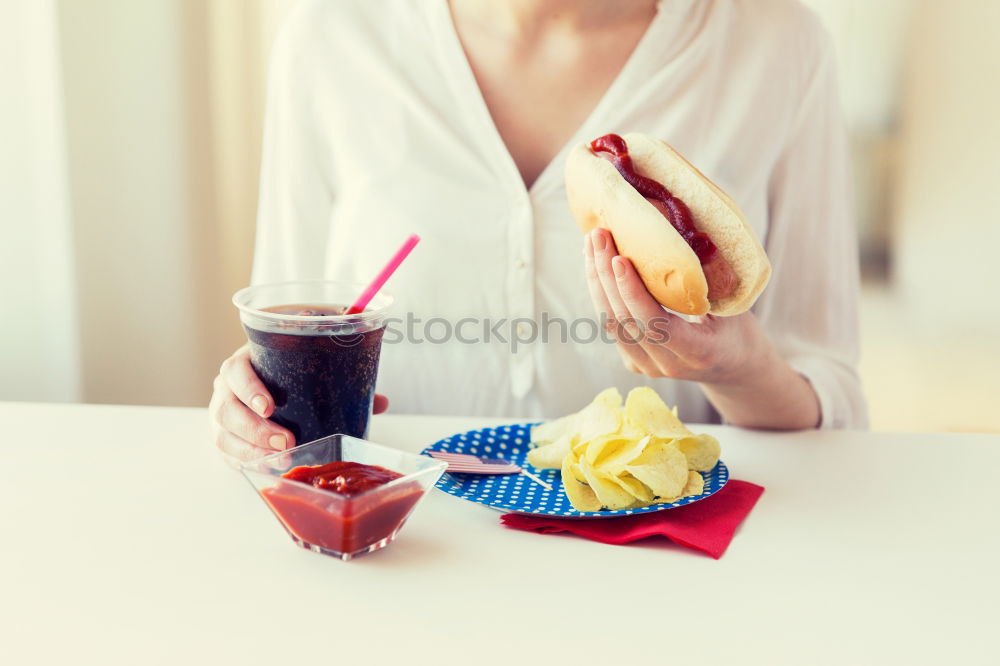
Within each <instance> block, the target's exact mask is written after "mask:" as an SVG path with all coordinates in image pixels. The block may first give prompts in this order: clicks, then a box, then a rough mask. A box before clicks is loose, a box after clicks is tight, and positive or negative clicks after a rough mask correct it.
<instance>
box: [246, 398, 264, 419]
mask: <svg viewBox="0 0 1000 666" xmlns="http://www.w3.org/2000/svg"><path fill="white" fill-rule="evenodd" d="M250 406H251V407H253V411H255V412H257V413H258V414H260V415H261V416H264V412H266V411H267V398H265V397H264V396H262V395H255V396H254V397H253V399H251V400H250Z"/></svg>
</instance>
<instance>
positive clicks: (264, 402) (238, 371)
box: [208, 345, 295, 466]
mask: <svg viewBox="0 0 1000 666" xmlns="http://www.w3.org/2000/svg"><path fill="white" fill-rule="evenodd" d="M213 386H214V391H213V392H212V400H211V402H210V403H209V404H208V413H209V416H210V418H211V421H212V436H213V439H214V441H215V445H216V446H217V447H218V448H219V450H220V451H221V452H222V455H223V457H224V458H225V459H226V462H227V463H229V464H230V465H233V466H235V465H236V464H237V463H238V462H240V461H244V460H253V459H255V458H260V457H262V456H266V455H268V454H270V453H274V452H275V451H284V450H286V449H289V448H291V447H293V446H295V436H294V435H292V433H291V432H290V431H289V430H288V429H287V428H283V427H281V426H280V425H278V424H277V423H274V422H273V421H270V420H268V417H269V416H270V415H271V414H273V413H274V399H273V398H272V397H271V394H270V393H269V392H268V390H267V388H265V387H264V383H263V382H262V381H261V380H260V377H258V376H257V373H256V372H254V369H253V366H251V365H250V348H249V346H248V345H243V346H242V347H240V348H239V349H237V350H236V352H235V353H233V355H232V356H230V357H229V358H227V359H226V360H225V361H223V363H222V367H220V368H219V375H218V376H217V377H216V378H215V382H214V384H213Z"/></svg>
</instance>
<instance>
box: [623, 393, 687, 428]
mask: <svg viewBox="0 0 1000 666" xmlns="http://www.w3.org/2000/svg"><path fill="white" fill-rule="evenodd" d="M625 420H626V421H627V422H628V423H629V425H631V426H633V427H634V428H636V429H637V430H641V431H642V432H645V433H648V434H651V435H657V436H658V437H664V438H670V437H679V436H682V435H690V434H691V431H690V430H688V429H687V428H686V427H684V424H683V423H681V420H680V419H679V418H677V415H676V414H675V413H674V412H673V411H672V410H671V409H670V408H669V407H667V405H666V403H664V402H663V400H662V399H661V398H660V396H659V395H657V393H656V391H654V390H653V389H651V388H649V387H648V386H641V387H639V388H634V389H632V390H631V391H629V394H628V398H626V399H625Z"/></svg>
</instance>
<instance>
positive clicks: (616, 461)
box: [600, 435, 649, 472]
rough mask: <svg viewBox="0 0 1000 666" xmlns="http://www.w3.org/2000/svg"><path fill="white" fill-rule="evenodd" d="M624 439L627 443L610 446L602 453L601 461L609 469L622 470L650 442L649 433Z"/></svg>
mask: <svg viewBox="0 0 1000 666" xmlns="http://www.w3.org/2000/svg"><path fill="white" fill-rule="evenodd" d="M624 441H625V444H624V445H622V446H616V447H614V448H611V447H609V450H608V451H606V452H605V453H604V454H603V455H602V457H601V459H600V463H601V464H602V465H605V466H607V468H608V469H615V470H616V471H618V472H622V471H623V470H624V469H625V465H627V464H629V463H630V462H632V461H633V460H635V459H636V458H638V457H639V456H640V455H642V452H643V451H644V450H645V449H646V445H648V444H649V435H640V436H639V437H637V438H636V439H634V440H631V441H629V440H624Z"/></svg>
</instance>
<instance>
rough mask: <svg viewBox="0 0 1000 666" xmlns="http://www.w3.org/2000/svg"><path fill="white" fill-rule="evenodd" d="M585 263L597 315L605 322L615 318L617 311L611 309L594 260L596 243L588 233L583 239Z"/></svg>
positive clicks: (589, 289)
mask: <svg viewBox="0 0 1000 666" xmlns="http://www.w3.org/2000/svg"><path fill="white" fill-rule="evenodd" d="M583 263H584V268H585V270H586V275H587V290H588V291H589V292H590V300H591V302H593V304H594V309H595V310H596V311H597V316H598V317H600V318H602V319H603V320H604V321H605V322H607V321H611V320H613V319H614V315H615V313H614V311H613V310H612V309H611V303H609V302H608V296H607V294H605V293H604V287H603V286H601V279H600V278H599V277H598V276H597V264H596V263H595V261H594V243H593V237H592V235H591V234H587V236H586V237H585V238H584V241H583ZM612 323H613V322H612ZM609 332H611V333H614V332H615V331H614V328H611V329H609Z"/></svg>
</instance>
